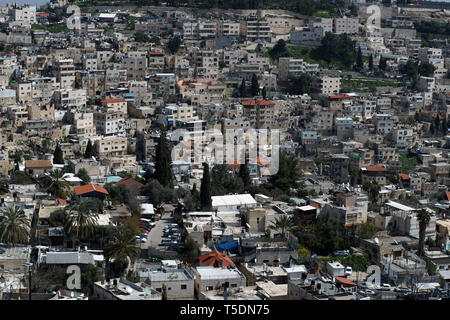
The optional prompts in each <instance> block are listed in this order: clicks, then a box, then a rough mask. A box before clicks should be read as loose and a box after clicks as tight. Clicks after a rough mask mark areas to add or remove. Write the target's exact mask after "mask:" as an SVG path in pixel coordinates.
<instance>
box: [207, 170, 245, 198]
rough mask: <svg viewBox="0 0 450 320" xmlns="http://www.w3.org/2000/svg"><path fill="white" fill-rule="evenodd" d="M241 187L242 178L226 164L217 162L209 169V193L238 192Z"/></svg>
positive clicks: (242, 185)
mask: <svg viewBox="0 0 450 320" xmlns="http://www.w3.org/2000/svg"><path fill="white" fill-rule="evenodd" d="M243 187H244V183H243V181H242V179H241V178H240V177H237V176H236V175H235V174H234V173H232V172H231V170H230V168H229V167H228V166H227V165H226V164H218V165H215V166H214V167H213V168H212V169H211V195H214V196H219V195H224V194H229V193H240V192H241V191H242V189H243Z"/></svg>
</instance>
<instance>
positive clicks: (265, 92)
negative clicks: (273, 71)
mask: <svg viewBox="0 0 450 320" xmlns="http://www.w3.org/2000/svg"><path fill="white" fill-rule="evenodd" d="M261 95H262V97H263V99H264V100H265V99H266V97H267V89H266V87H263V88H262V93H261Z"/></svg>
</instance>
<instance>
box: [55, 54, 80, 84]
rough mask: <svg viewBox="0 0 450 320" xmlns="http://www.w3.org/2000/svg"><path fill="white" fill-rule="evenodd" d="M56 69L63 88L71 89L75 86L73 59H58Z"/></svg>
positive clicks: (57, 77)
mask: <svg viewBox="0 0 450 320" xmlns="http://www.w3.org/2000/svg"><path fill="white" fill-rule="evenodd" d="M54 70H55V73H56V79H57V81H58V82H59V85H60V88H61V89H70V88H73V87H74V86H75V66H74V62H73V59H60V60H56V62H55V69H54Z"/></svg>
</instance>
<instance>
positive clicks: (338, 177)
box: [330, 154, 350, 183]
mask: <svg viewBox="0 0 450 320" xmlns="http://www.w3.org/2000/svg"><path fill="white" fill-rule="evenodd" d="M349 160H350V159H349V157H347V156H346V155H344V154H333V155H331V161H330V173H331V179H332V180H333V181H334V182H336V183H347V182H348V166H349Z"/></svg>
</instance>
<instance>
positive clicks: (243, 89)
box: [239, 79, 247, 97]
mask: <svg viewBox="0 0 450 320" xmlns="http://www.w3.org/2000/svg"><path fill="white" fill-rule="evenodd" d="M239 96H240V97H246V96H247V88H246V87H245V80H244V79H242V82H241V86H240V87H239Z"/></svg>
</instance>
